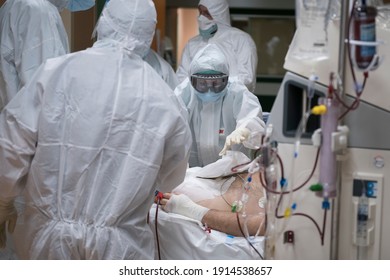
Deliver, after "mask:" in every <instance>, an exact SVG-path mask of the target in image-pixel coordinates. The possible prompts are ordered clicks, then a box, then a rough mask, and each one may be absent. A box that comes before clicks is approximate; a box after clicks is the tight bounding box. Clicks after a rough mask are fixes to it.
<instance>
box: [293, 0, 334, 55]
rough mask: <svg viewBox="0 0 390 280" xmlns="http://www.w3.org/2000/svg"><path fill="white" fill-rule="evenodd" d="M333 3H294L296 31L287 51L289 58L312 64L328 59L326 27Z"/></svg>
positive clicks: (299, 0) (300, 0) (303, 0)
mask: <svg viewBox="0 0 390 280" xmlns="http://www.w3.org/2000/svg"><path fill="white" fill-rule="evenodd" d="M334 1H335V0H296V1H295V5H296V19H297V30H296V32H295V35H294V39H293V41H292V43H291V46H290V49H289V55H290V56H293V57H294V58H296V59H298V60H306V61H314V62H315V61H320V60H324V59H328V58H329V49H328V34H327V27H328V23H329V20H330V7H331V4H332V3H333V2H334Z"/></svg>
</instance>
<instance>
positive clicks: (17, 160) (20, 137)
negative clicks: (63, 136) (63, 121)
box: [0, 83, 41, 201]
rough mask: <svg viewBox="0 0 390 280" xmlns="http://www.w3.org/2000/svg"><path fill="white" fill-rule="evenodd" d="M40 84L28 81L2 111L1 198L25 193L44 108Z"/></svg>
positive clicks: (0, 115) (0, 145)
mask: <svg viewBox="0 0 390 280" xmlns="http://www.w3.org/2000/svg"><path fill="white" fill-rule="evenodd" d="M38 88H39V87H37V86H36V85H35V83H30V84H28V85H27V86H26V87H25V88H23V89H22V90H21V91H20V92H19V93H18V94H17V95H16V96H15V98H13V99H12V100H11V101H10V102H9V103H8V105H7V106H6V107H5V108H4V109H3V111H2V112H1V114H0V182H1V185H0V199H3V200H6V201H7V200H10V199H12V198H14V197H16V196H18V195H19V194H20V193H21V191H22V189H23V188H24V182H25V180H24V177H25V176H26V174H27V172H28V170H29V167H30V164H31V161H32V158H33V155H34V153H35V149H36V143H37V127H38V118H39V115H40V110H41V101H40V97H39V93H38ZM34 89H37V91H34Z"/></svg>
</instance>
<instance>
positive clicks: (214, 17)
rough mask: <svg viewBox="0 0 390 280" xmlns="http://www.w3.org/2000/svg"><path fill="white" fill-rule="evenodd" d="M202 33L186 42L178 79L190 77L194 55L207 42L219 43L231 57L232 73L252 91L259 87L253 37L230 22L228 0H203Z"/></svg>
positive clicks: (201, 8) (227, 55) (201, 10)
mask: <svg viewBox="0 0 390 280" xmlns="http://www.w3.org/2000/svg"><path fill="white" fill-rule="evenodd" d="M198 9H199V17H198V26H199V33H200V34H199V35H197V36H195V37H193V38H191V39H190V40H189V41H188V43H187V44H186V46H185V48H184V50H183V54H182V57H181V62H180V65H179V67H178V69H177V71H176V73H177V76H178V79H179V82H182V81H183V80H184V79H185V78H186V77H188V72H189V67H190V64H191V61H192V60H193V59H194V56H195V54H196V53H197V52H198V50H200V49H201V48H202V47H204V46H205V45H207V44H209V43H212V44H217V45H218V46H220V47H221V49H222V51H224V53H225V55H226V57H227V58H228V59H229V64H230V65H231V66H230V73H231V76H232V77H233V76H235V77H237V78H238V79H240V80H241V81H242V82H243V83H244V84H245V85H246V86H247V88H248V89H249V90H250V91H251V92H255V88H256V70H257V59H258V58H257V49H256V45H255V43H254V41H253V39H252V38H251V36H250V35H249V34H247V33H245V32H244V31H241V30H240V29H238V28H234V27H232V26H231V25H230V13H229V5H228V3H227V1H226V0H200V1H199V5H198Z"/></svg>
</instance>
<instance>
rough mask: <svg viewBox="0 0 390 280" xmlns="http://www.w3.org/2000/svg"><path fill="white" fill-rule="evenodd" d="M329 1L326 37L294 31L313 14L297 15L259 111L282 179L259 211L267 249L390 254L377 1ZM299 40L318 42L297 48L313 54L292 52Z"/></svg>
mask: <svg viewBox="0 0 390 280" xmlns="http://www.w3.org/2000/svg"><path fill="white" fill-rule="evenodd" d="M302 2H306V4H308V3H309V4H310V2H312V3H314V2H318V1H315V0H307V1H302ZM320 2H327V1H320ZM336 2H337V4H339V11H336V12H335V11H333V12H334V13H335V14H334V16H333V17H332V16H331V17H329V10H327V12H326V13H327V14H326V16H327V17H328V18H327V19H328V23H327V24H326V32H324V33H322V34H325V37H323V38H325V41H326V42H325V43H326V44H322V43H323V42H320V41H321V38H315V36H316V35H317V34H315V35H313V34H307V32H305V31H304V28H305V27H307V26H309V25H310V24H312V26H311V28H314V29H315V28H316V27H318V26H319V25H318V24H317V23H315V22H310V21H309V22H305V23H304V24H302V23H301V26H303V32H301V33H300V34H299V28H300V26H299V25H298V29H297V32H296V34H295V36H294V40H293V42H292V44H291V45H290V50H289V52H288V54H287V56H286V60H285V64H284V68H285V69H286V70H287V73H286V75H285V77H284V79H283V82H282V84H281V87H280V90H279V92H278V95H277V98H276V100H275V103H274V105H273V108H272V110H271V112H270V116H269V119H268V123H267V125H268V127H272V138H273V139H274V140H275V141H276V143H277V153H278V155H279V157H280V162H278V163H276V165H278V166H279V177H281V178H282V180H283V181H284V184H285V185H287V184H288V185H289V188H288V190H287V191H283V190H281V191H280V192H279V196H278V197H276V198H275V197H274V202H273V203H277V208H278V209H276V208H274V209H273V210H272V211H271V212H269V213H268V214H267V215H269V217H268V223H269V224H270V223H272V225H271V226H272V231H271V234H272V235H273V236H272V237H268V239H267V242H268V248H266V258H267V259H390V242H389V241H388V240H387V237H388V236H390V220H389V219H388V217H387V215H386V214H387V213H390V130H389V128H388V127H387V126H389V125H390V76H389V73H390V63H388V62H386V60H385V59H386V58H387V59H388V58H389V57H390V29H388V27H386V26H385V25H384V24H383V25H379V24H378V15H379V14H378V13H380V12H382V11H384V12H386V13H387V11H386V6H384V9H383V10H381V7H380V6H369V2H368V1H367V3H366V1H348V0H341V1H336ZM374 2H375V1H374ZM317 4H318V3H317ZM381 4H383V2H381ZM365 5H366V6H365ZM374 5H375V4H374ZM362 6H363V7H362ZM373 7H374V9H372V8H373ZM305 8H307V7H305ZM316 12H318V10H317V11H316ZM297 16H305V15H304V13H303V12H301V13H299V14H297ZM311 16H313V14H311ZM382 16H383V15H382ZM313 18H314V17H313ZM318 30H320V29H318ZM373 30H374V33H372V32H373ZM320 32H321V30H320ZM320 32H317V33H318V34H320ZM370 32H371V33H370ZM305 36H306V37H305ZM296 40H301V42H303V43H302V45H301V46H299V42H296ZM315 40H317V41H316V42H315ZM311 43H313V45H310V44H311ZM307 46H308V47H312V46H314V47H316V46H317V47H320V48H321V47H326V49H325V48H323V49H321V50H320V51H318V50H314V51H312V50H309V52H308V53H306V54H308V55H309V56H310V55H311V56H312V58H319V59H305V57H303V56H302V58H299V56H297V55H294V53H293V52H294V51H297V52H299V51H301V52H302V53H304V51H305V50H304V48H305V47H307ZM294 47H295V48H296V49H295V50H293V48H294ZM316 51H317V53H314V52H316ZM310 52H311V53H310ZM302 55H303V54H302ZM383 61H384V63H382V62H383ZM280 169H282V171H280ZM281 173H283V175H280V174H281ZM285 181H287V184H286V182H285ZM275 193H276V192H275ZM286 209H287V210H288V211H286ZM268 226H270V225H268Z"/></svg>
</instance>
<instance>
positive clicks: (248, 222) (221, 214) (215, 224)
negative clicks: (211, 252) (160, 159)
mask: <svg viewBox="0 0 390 280" xmlns="http://www.w3.org/2000/svg"><path fill="white" fill-rule="evenodd" d="M179 196H181V198H180V199H179V197H178V196H177V195H176V196H175V199H174V202H172V203H173V204H172V203H170V204H169V206H168V207H167V202H168V201H169V200H171V199H172V198H173V196H172V194H171V193H165V194H164V196H163V199H162V200H161V202H160V203H161V205H162V206H163V207H164V209H165V210H167V211H168V212H173V213H177V214H182V215H185V216H188V217H190V218H193V219H196V220H199V221H200V222H202V223H203V224H205V225H207V226H208V227H209V228H211V229H214V230H218V231H221V232H225V233H227V234H230V235H234V236H243V235H244V236H248V235H252V236H253V235H263V234H264V232H263V231H264V214H263V213H262V212H259V211H257V212H256V213H254V212H252V213H248V212H247V214H246V215H245V217H243V215H242V214H238V215H239V216H238V219H237V214H236V213H233V212H231V211H230V210H221V209H209V208H208V207H207V208H206V207H204V206H207V204H209V203H207V202H210V201H205V202H203V203H202V204H203V206H201V205H199V204H196V203H194V202H192V201H191V200H190V199H189V198H188V197H187V196H185V195H183V194H181V195H179ZM183 198H185V200H183ZM171 201H172V200H171ZM214 202H215V200H214ZM214 205H216V204H215V203H214ZM227 209H229V208H227ZM238 222H240V225H239V224H238ZM240 227H241V229H240ZM241 230H242V231H241Z"/></svg>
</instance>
